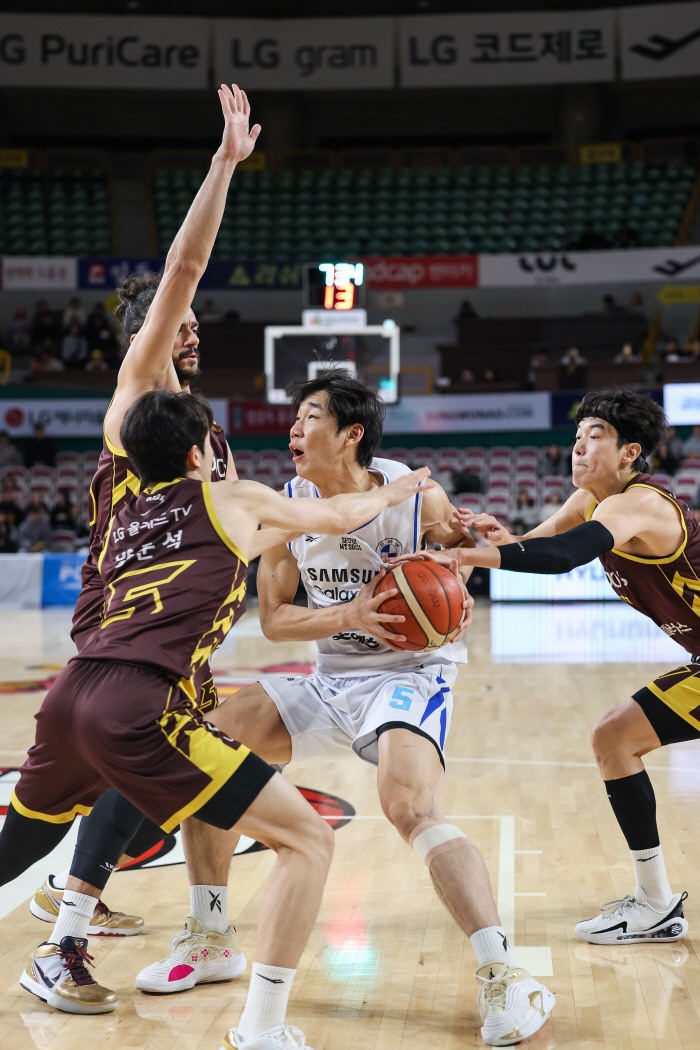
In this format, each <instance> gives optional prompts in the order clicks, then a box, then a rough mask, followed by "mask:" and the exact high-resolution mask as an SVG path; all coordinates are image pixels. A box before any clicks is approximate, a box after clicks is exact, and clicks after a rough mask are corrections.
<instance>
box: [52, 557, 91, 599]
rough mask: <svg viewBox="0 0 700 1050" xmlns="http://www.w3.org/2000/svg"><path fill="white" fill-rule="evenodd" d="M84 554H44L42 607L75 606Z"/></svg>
mask: <svg viewBox="0 0 700 1050" xmlns="http://www.w3.org/2000/svg"><path fill="white" fill-rule="evenodd" d="M84 561H85V555H84V554H45V555H44V582H43V586H42V595H41V604H42V605H75V603H76V600H77V597H78V595H79V593H80V588H81V586H82V584H81V581H80V570H81V569H82V567H83V562H84Z"/></svg>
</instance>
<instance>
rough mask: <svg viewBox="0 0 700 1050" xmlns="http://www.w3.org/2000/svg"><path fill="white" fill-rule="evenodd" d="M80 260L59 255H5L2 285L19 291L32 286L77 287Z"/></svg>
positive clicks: (47, 287) (48, 287)
mask: <svg viewBox="0 0 700 1050" xmlns="http://www.w3.org/2000/svg"><path fill="white" fill-rule="evenodd" d="M77 281H78V260H77V259H72V258H64V257H62V256H59V255H52V256H40V255H28V256H22V255H4V256H3V258H2V287H3V288H8V289H12V290H15V289H16V290H17V291H25V290H29V289H31V288H46V289H50V288H65V289H72V288H76V287H77Z"/></svg>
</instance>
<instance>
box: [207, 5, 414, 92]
mask: <svg viewBox="0 0 700 1050" xmlns="http://www.w3.org/2000/svg"><path fill="white" fill-rule="evenodd" d="M215 25H216V30H215V33H214V41H215V44H214V48H215V50H214V65H215V70H216V82H217V83H220V82H222V83H230V82H231V81H232V80H233V81H235V82H236V83H238V84H241V85H243V86H244V87H245V88H246V90H248V89H249V88H250V89H251V90H252V89H255V90H261V89H262V90H264V89H265V88H268V89H270V90H274V91H279V90H287V89H289V88H291V89H296V90H304V89H306V90H309V91H314V90H317V89H319V88H322V89H323V90H328V89H329V88H330V89H333V88H344V89H348V88H388V87H393V86H394V20H393V19H392V18H306V19H305V18H295V19H290V20H289V21H271V20H269V19H244V18H241V19H231V20H223V19H222V20H217V22H216V23H215Z"/></svg>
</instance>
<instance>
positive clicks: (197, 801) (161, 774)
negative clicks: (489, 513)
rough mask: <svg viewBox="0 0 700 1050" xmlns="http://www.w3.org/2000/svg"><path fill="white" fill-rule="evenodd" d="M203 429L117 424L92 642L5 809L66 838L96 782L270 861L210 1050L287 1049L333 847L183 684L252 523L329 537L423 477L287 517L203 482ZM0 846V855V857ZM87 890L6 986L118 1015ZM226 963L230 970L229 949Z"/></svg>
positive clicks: (190, 424) (170, 410)
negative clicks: (295, 983) (125, 464)
mask: <svg viewBox="0 0 700 1050" xmlns="http://www.w3.org/2000/svg"><path fill="white" fill-rule="evenodd" d="M211 422H212V419H211V410H210V408H209V406H208V405H207V404H206V402H205V401H204V400H203V399H199V398H197V397H194V396H193V395H191V394H177V395H176V394H175V393H173V392H172V391H168V390H162V389H160V390H152V391H150V392H149V393H147V394H144V395H143V396H142V397H141V398H139V399H138V400H137V402H136V403H135V404H134V405H133V406H132V407H131V408H130V409H129V411H128V412H127V414H126V417H125V419H124V422H123V425H122V428H121V435H122V441H121V447H123V448H125V449H126V450H127V451H128V453H129V456H130V458H131V459H132V461H133V462H134V464H135V465H136V467H137V469H138V472H139V477H140V479H141V492H140V494H139V495H138V496H137V497H136V499H135V500H133V502H132V503H130V504H128V505H126V506H123V507H121V508H120V509H119V510H118V511H117V513H116V514H115V515H114V517H113V518H112V520H111V521H110V523H109V526H108V529H107V534H106V537H105V543H104V546H103V549H102V553H101V554H100V559H99V569H100V575H101V577H102V580H103V583H104V586H105V590H104V594H105V612H104V616H103V618H102V622H101V625H100V628H99V630H97V631H93V632H92V634H91V635H90V637H89V639H87V641H86V643H85V645H84V647H83V649H82V650H81V653H80V655H79V656H77V657H75V658H74V659H72V660H71V661H70V662H69V664H68V666H67V667H66V668H65V669H64V670H63V671H62V672H61V674H60V675H59V676H58V678H57V679H56V681H55V682H54V683H53V685H52V686H51V688H50V690H49V692H48V694H47V696H46V698H45V700H44V702H43V704H42V706H41V709H40V711H39V713H38V714H37V731H36V739H35V743H34V746H33V747H32V748H31V749H30V752H29V754H28V756H27V761H26V762H25V764H24V766H23V767H22V770H21V773H20V779H19V782H18V784H17V786H16V789H15V792H14V793H13V797H12V804H13V806H14V807H15V809H17V810H19V811H20V812H22V813H27V814H31V815H34V816H39V817H41V818H43V819H44V820H49V821H51V820H54V821H56V822H58V823H59V824H60V823H63V825H64V827H65V826H66V822H67V820H69V819H71V818H72V816H73V815H74V814H75V812H76V811H77V810H78V809H80V808H81V807H89V806H90V805H92V803H93V802H94V801H95V800H96V799H97V798H98V797H99V796H100V794H101V793H102V792H103V791H104V790H105V788H106V787H108V786H112V787H115V788H117V789H118V790H119V791H120V792H121V793H122V794H123V795H124V796H125V797H126V798H128V799H129V800H130V801H131V802H132V803H133V805H134V806H136V807H138V808H139V809H140V810H143V811H144V812H145V813H146V814H147V815H148V817H149V818H150V819H151V820H153V821H154V822H155V823H156V824H158V825H159V826H160V827H162V828H163V830H164V831H165V832H168V831H170V830H171V829H172V828H173V827H174V826H175V825H176V824H178V823H179V822H180V821H181V820H182V819H184V818H185V817H188V816H196V818H197V819H198V820H200V821H202V822H204V823H207V824H210V825H212V826H213V827H215V828H222V829H227V830H228V829H235V831H236V832H237V833H243V834H245V835H249V836H251V837H252V838H255V839H258V840H259V841H261V842H263V843H265V845H267V846H269V847H270V848H271V849H273V850H274V851H275V852H276V853H277V862H276V865H275V868H274V869H273V871H272V873H271V876H270V879H269V881H268V885H267V888H266V890H265V893H264V895H263V900H262V904H261V908H260V926H259V930H258V936H257V945H256V962H255V963H254V964H253V972H252V977H251V984H250V989H249V992H248V997H247V1000H246V1006H245V1009H244V1012H243V1016H242V1018H241V1020H240V1023H239V1025H238V1026H237V1028H234V1029H231V1030H230V1031H229V1032H228V1033H227V1034H226V1035H225V1036H224V1039H223V1047H224V1048H225V1050H292V1048H293V1047H294V1048H298V1050H301V1048H303V1047H304V1045H305V1044H304V1038H303V1034H302V1033H301V1032H299V1031H298V1029H294V1028H289V1027H287V1026H286V1024H285V1014H286V1006H287V999H288V997H289V992H290V989H291V984H292V980H293V978H294V973H295V968H296V966H297V963H298V961H299V958H300V956H301V953H302V950H303V948H304V946H305V944H306V941H307V939H308V936H309V934H310V932H311V929H312V927H313V924H314V921H315V919H316V915H317V912H318V908H319V906H320V903H321V894H322V892H323V887H324V884H325V880H326V875H327V872H328V866H329V864H330V860H331V856H332V853H333V833H332V831H331V829H330V828H329V827H328V825H327V824H326V823H325V821H324V820H323V819H322V818H321V817H319V816H318V815H317V814H316V813H315V811H314V810H313V809H312V807H311V806H310V805H309V804H308V803H307V802H306V801H305V800H304V799H303V798H302V796H301V795H300V794H299V792H298V791H297V790H296V788H295V787H294V786H293V785H292V784H290V783H289V782H288V781H286V780H284V779H283V778H282V777H281V776H280V775H279V774H278V773H276V772H275V771H274V770H273V769H272V767H271V766H269V765H267V763H265V762H263V761H262V760H261V759H260V758H258V757H257V756H256V755H254V754H253V753H252V752H251V751H250V750H249V749H248V748H247V747H245V746H244V745H242V744H240V743H238V742H237V741H235V740H232V739H231V738H230V737H228V736H226V735H225V734H224V733H223V732H221V731H220V730H219V729H217V728H216V727H215V726H213V725H212V724H211V723H209V722H207V721H205V719H204V716H203V715H202V713H201V711H200V710H199V708H198V705H197V692H196V686H195V682H196V680H197V674H198V671H199V669H200V668H201V667H202V666H203V665H204V664H205V663H206V662H207V661H208V660H209V657H210V656H211V654H212V653H213V651H214V650H215V649H216V648H217V646H218V645H220V643H221V642H222V640H223V639H224V638H225V636H226V634H227V633H228V631H229V630H230V629H231V627H232V626H233V625H234V623H235V622H236V620H237V619H238V618H239V616H240V615H241V613H242V612H243V610H244V609H245V592H246V576H247V566H248V559H249V558H251V557H256V556H257V555H258V554H260V553H261V552H262V550H263V549H264V548H265V546H267V544H268V542H269V537H267V536H266V535H265V531H259V530H260V526H261V525H267V526H271V527H272V528H273V529H276V530H278V531H279V533H280V534H281V535H282V537H284V536H286V537H287V538H288V539H291V538H293V537H295V536H296V535H298V534H299V533H300V532H305V531H306V530H308V529H310V528H312V527H314V528H316V527H318V528H321V529H323V530H324V532H327V533H328V534H330V535H343V534H345V533H346V532H349V531H352V530H353V529H357V528H359V527H361V526H362V524H363V523H364V522H366V521H368V520H371V519H372V518H374V517H376V515H378V514H381V513H382V512H383V511H384V510H386V509H388V508H390V507H394V506H397V505H398V504H400V503H402V502H403V501H405V500H411V499H412V497H414V496H415V494H416V493H417V492H418V491H419V490H420V489H421V487H422V486H423V484H424V483H425V482H426V478H427V475H428V474H429V470H428V469H427V468H426V467H423V468H421V469H420V470H417V471H413V472H412V473H410V474H406V475H404V476H402V477H400V478H398V479H397V480H396V481H394V482H392V483H391V484H385V485H383V486H372V487H371V488H370V490H368V491H364V492H354V493H348V494H343V495H338V496H334V497H332V498H330V499H327V500H321V501H319V500H316V499H314V498H311V499H298V500H294V501H293V503H290V501H289V500H287V499H284V498H283V497H282V496H280V495H279V494H278V493H276V492H274V491H272V490H271V489H269V488H266V487H265V486H264V485H259V484H258V483H257V482H253V481H233V482H226V481H223V482H220V483H219V484H217V485H212V484H210V482H209V479H210V477H211V460H212V450H211V439H210V430H211ZM428 484H430V483H428ZM389 593H396V592H389ZM4 832H5V829H4V828H3V831H2V832H1V833H0V849H2V848H6V847H7V845H8V843H6V841H5V834H4ZM124 844H125V843H124V842H123V843H121V844H119V843H113V851H112V854H111V856H110V854H109V852H108V851H106V850H103V851H102V852H101V853H100V852H98V850H97V849H96V848H95V845H94V844H93V845H92V848H93V853H94V855H95V859H96V860H97V861H99V862H100V864H101V866H102V867H104V868H105V870H106V872H107V874H108V873H109V870H110V869H111V867H112V866H113V865H114V864H115V863H116V861H117V859H118V858H119V856H120V852H121V848H123V845H124ZM86 891H87V892H86ZM98 892H99V891H98V890H95V891H94V892H93V893H90V887H84V886H83V887H82V888H81V889H80V890H77V889H75V888H74V887H73V886H70V887H69V889H68V890H66V893H65V896H64V900H63V904H62V906H61V914H60V916H59V919H58V922H57V923H56V927H55V930H54V936H53V938H52V940H51V941H50V942H48V943H45V944H42V945H40V946H39V947H38V948H37V949H35V950H34V952H33V953H32V955H31V957H30V960H29V963H28V965H27V968H26V969H25V971H24V973H23V974H22V977H21V979H20V983H21V984H22V986H23V987H24V988H25V989H26V990H27V991H30V992H32V993H34V994H35V995H37V996H39V998H41V999H43V1000H44V1001H45V1002H47V1003H48V1004H49V1005H50V1006H53V1007H55V1008H57V1009H60V1010H64V1011H67V1012H70V1013H85V1014H87V1013H107V1012H109V1011H111V1010H113V1009H115V1008H116V1006H117V997H116V995H115V994H114V992H111V991H110V990H109V989H106V988H103V987H102V986H100V985H99V984H97V983H96V982H95V981H94V980H93V979H92V978H91V977H90V974H89V971H88V970H87V968H86V965H85V964H86V962H88V961H89V958H88V956H87V954H86V948H87V938H86V934H87V930H88V926H89V923H90V917H91V915H92V910H93V906H94V900H95V895H96V894H97V893H98ZM67 905H70V907H67ZM227 954H228V955H230V954H231V948H230V947H229V946H228V945H227V944H226V943H225V942H224V943H222V942H221V939H220V938H218V937H216V936H213V937H210V938H209V939H208V942H207V943H206V945H195V944H193V943H192V942H190V943H189V944H188V945H187V948H186V951H185V955H184V957H183V961H182V964H181V965H180V966H179V967H178V970H179V972H180V974H181V975H183V976H184V975H185V974H186V973H187V971H188V970H191V969H192V966H191V963H190V960H191V957H192V955H194V956H197V957H198V956H199V955H203V956H204V959H205V963H206V964H207V965H212V964H213V963H214V962H215V960H216V957H217V956H219V955H223V956H224V957H226V956H227ZM237 954H238V956H239V963H240V964H241V965H242V967H243V968H244V967H245V958H244V957H243V955H242V952H240V948H239V951H238V953H237ZM239 972H241V971H240V969H239ZM203 977H206V975H203ZM209 979H210V980H212V979H215V977H214V975H213V973H212V972H210V974H209ZM271 986H272V987H271ZM297 1037H299V1038H297Z"/></svg>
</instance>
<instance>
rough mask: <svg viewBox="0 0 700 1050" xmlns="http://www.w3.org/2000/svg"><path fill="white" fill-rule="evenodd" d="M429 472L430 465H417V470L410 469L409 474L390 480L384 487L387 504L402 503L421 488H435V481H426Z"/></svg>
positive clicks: (392, 505) (391, 505)
mask: <svg viewBox="0 0 700 1050" xmlns="http://www.w3.org/2000/svg"><path fill="white" fill-rule="evenodd" d="M429 474H430V467H419V468H418V470H412V471H411V473H410V474H404V475H403V476H402V477H400V478H397V479H396V481H392V482H391V484H389V485H387V486H386V489H385V492H386V496H387V499H388V501H389V502H388V506H390V507H394V506H396V504H397V503H403V501H404V500H405V499H410V498H411V496H414V495H415V494H416V492H419V491H420V490H421V489H432V488H435V482H434V481H428V476H429Z"/></svg>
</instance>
